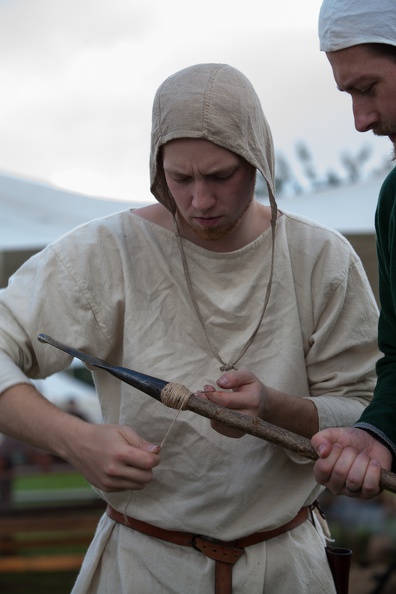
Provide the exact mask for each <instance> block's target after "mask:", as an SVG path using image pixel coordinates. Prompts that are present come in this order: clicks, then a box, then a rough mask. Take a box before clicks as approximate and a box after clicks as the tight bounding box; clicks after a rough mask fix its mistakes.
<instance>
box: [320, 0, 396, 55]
mask: <svg viewBox="0 0 396 594" xmlns="http://www.w3.org/2000/svg"><path fill="white" fill-rule="evenodd" d="M319 41H320V49H321V50H322V51H324V52H335V51H337V50H341V49H345V48H346V47H351V46H352V45H360V44H362V43H385V44H387V45H395V46H396V2H395V0H324V1H323V4H322V7H321V9H320V14H319Z"/></svg>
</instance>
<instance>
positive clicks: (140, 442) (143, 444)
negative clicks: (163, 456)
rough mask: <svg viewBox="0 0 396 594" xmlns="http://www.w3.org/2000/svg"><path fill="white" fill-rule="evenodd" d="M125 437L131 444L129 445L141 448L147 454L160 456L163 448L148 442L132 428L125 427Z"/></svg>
mask: <svg viewBox="0 0 396 594" xmlns="http://www.w3.org/2000/svg"><path fill="white" fill-rule="evenodd" d="M122 433H123V437H124V439H125V440H126V441H127V442H128V443H129V445H131V446H133V447H135V448H139V449H140V450H145V451H146V452H151V453H153V454H158V453H159V452H160V451H161V446H159V445H158V444H154V443H151V442H149V441H146V440H145V439H143V438H142V437H140V435H138V434H137V433H136V432H135V431H134V430H133V429H132V428H131V427H125V426H124V427H123V431H122Z"/></svg>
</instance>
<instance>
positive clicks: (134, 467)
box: [67, 421, 160, 492]
mask: <svg viewBox="0 0 396 594" xmlns="http://www.w3.org/2000/svg"><path fill="white" fill-rule="evenodd" d="M82 423H84V426H83V425H80V426H79V427H76V429H77V435H78V440H77V441H78V443H79V446H78V447H75V445H74V446H72V447H71V448H70V449H69V452H68V454H67V459H68V461H69V462H70V463H71V464H72V465H73V466H74V467H75V468H76V469H77V470H79V472H81V474H83V475H84V476H85V478H86V479H87V481H88V482H90V483H91V484H92V485H94V486H95V487H98V488H99V489H101V490H102V491H107V492H114V491H122V490H126V489H132V490H141V489H143V488H144V487H145V486H146V485H147V484H148V483H149V482H150V481H151V480H152V478H153V468H155V467H156V466H157V464H159V462H160V457H159V452H160V446H158V445H154V444H151V443H149V442H147V441H145V440H143V439H141V438H140V437H139V436H138V435H137V433H135V431H133V429H131V428H130V427H128V426H126V425H94V424H90V423H86V422H85V421H82ZM77 435H76V437H77Z"/></svg>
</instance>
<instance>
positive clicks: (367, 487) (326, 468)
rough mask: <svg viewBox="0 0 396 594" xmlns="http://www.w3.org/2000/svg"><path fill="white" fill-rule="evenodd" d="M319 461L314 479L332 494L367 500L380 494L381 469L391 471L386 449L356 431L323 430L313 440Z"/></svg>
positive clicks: (369, 437) (359, 430) (316, 464)
mask: <svg viewBox="0 0 396 594" xmlns="http://www.w3.org/2000/svg"><path fill="white" fill-rule="evenodd" d="M311 441H312V445H313V447H314V448H315V450H316V452H317V454H318V456H319V459H318V460H317V462H315V466H314V474H315V479H316V480H317V482H318V483H320V484H321V485H324V486H325V487H327V488H328V489H329V490H330V491H331V492H332V493H334V494H335V495H348V496H349V497H360V498H362V499H370V498H372V497H375V496H376V495H378V494H379V493H380V491H381V489H380V486H379V481H380V473H381V467H382V468H384V469H385V470H390V468H391V465H392V456H391V453H390V451H389V450H388V448H386V447H385V446H384V445H382V444H381V443H380V442H379V441H377V440H376V439H374V437H372V436H371V435H370V434H369V433H367V432H366V431H363V430H362V429H357V428H352V427H351V428H331V429H324V430H323V431H320V432H319V433H317V434H316V435H314V436H313V437H312V440H311Z"/></svg>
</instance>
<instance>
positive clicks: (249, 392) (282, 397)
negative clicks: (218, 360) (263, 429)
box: [197, 369, 318, 438]
mask: <svg viewBox="0 0 396 594" xmlns="http://www.w3.org/2000/svg"><path fill="white" fill-rule="evenodd" d="M217 385H218V386H219V388H221V389H223V390H229V391H228V392H222V391H219V390H216V389H215V388H214V387H213V386H209V385H206V386H204V393H202V392H198V394H197V395H198V396H201V397H202V398H206V399H207V400H210V401H211V402H214V403H215V404H221V405H222V406H225V407H226V408H229V409H231V410H234V411H236V412H239V413H241V414H244V415H248V416H251V417H260V418H261V419H263V420H264V421H267V422H268V423H272V424H273V425H277V426H278V427H283V429H287V430H288V431H293V432H294V433H298V434H299V435H303V436H305V437H312V435H313V434H314V433H316V431H317V430H318V415H317V411H316V407H315V405H314V404H313V403H312V402H311V401H310V400H308V399H307V398H299V397H296V396H289V395H288V394H285V393H283V392H279V391H278V390H275V389H274V388H270V387H269V386H266V385H264V384H263V383H262V382H261V381H260V380H259V379H258V378H257V377H256V376H255V375H254V374H253V373H252V372H251V371H249V370H248V369H238V370H237V371H229V372H227V373H225V374H224V375H222V376H221V377H220V378H219V379H218V380H217ZM211 425H212V427H213V429H215V430H216V431H218V433H221V434H222V435H226V436H227V437H237V438H238V437H242V435H244V433H242V432H241V431H239V430H237V429H231V428H230V427H226V426H225V425H221V424H220V423H218V422H213V421H212V422H211Z"/></svg>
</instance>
